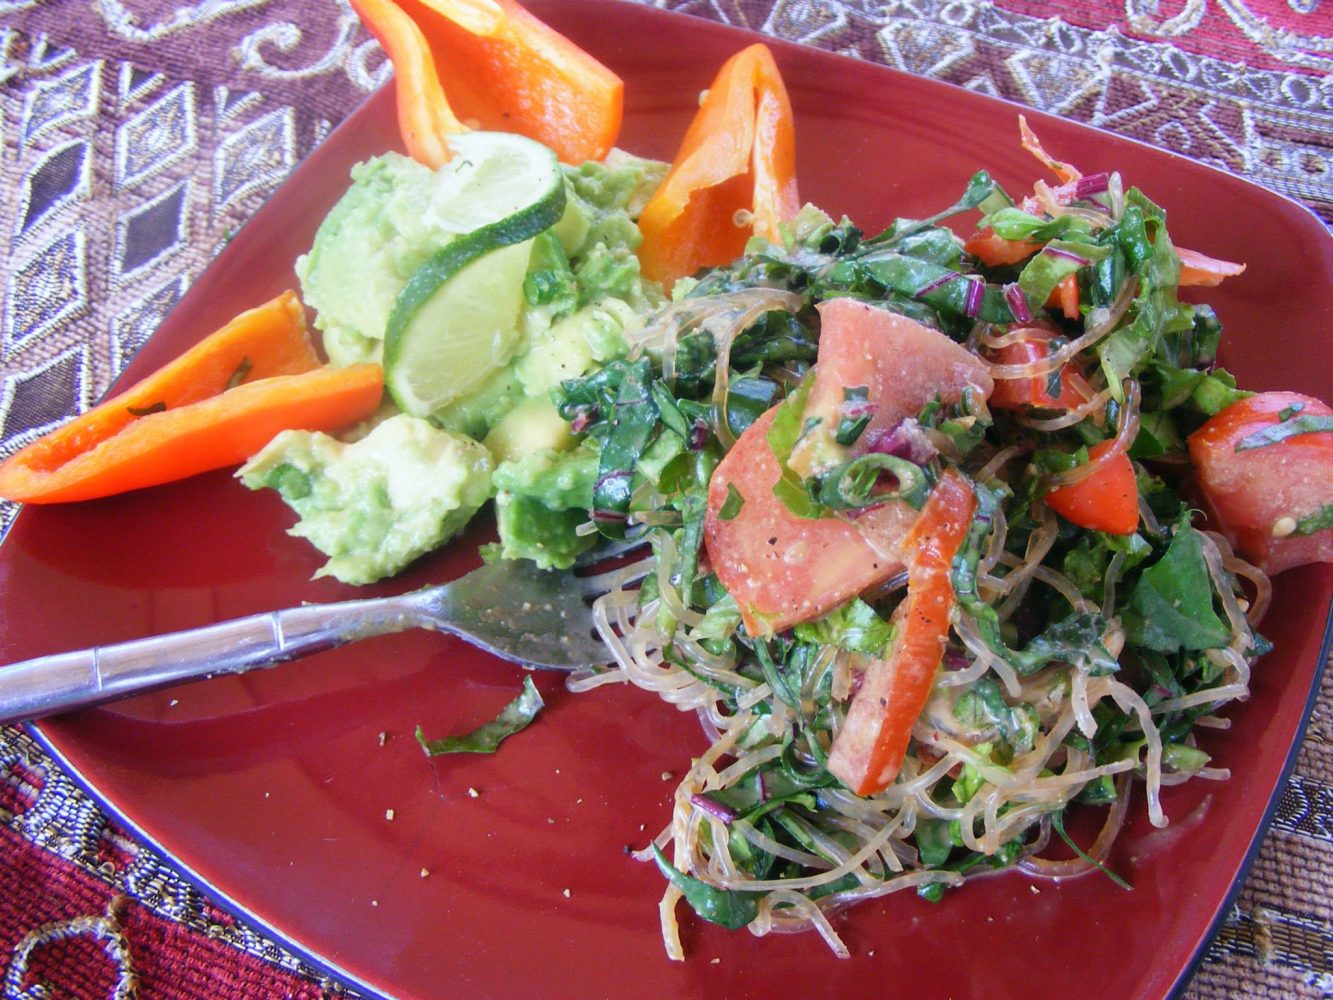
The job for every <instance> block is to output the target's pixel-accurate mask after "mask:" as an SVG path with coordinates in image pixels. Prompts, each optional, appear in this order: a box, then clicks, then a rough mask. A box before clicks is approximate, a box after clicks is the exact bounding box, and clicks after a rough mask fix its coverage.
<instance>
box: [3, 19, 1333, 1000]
mask: <svg viewBox="0 0 1333 1000" xmlns="http://www.w3.org/2000/svg"><path fill="white" fill-rule="evenodd" d="M527 6H529V7H530V8H532V9H533V10H535V11H538V12H540V11H541V10H543V9H552V8H557V7H564V6H583V7H587V8H602V9H605V10H613V9H617V8H619V9H623V10H626V11H633V12H634V13H635V15H637V16H642V17H644V18H645V19H662V20H681V19H693V20H695V21H698V22H700V23H703V24H707V25H708V26H709V28H710V30H716V31H718V32H721V33H727V34H731V35H733V36H734V37H736V38H737V39H750V40H753V41H762V42H764V43H765V44H767V45H770V46H772V47H774V48H775V49H778V50H786V51H788V52H796V51H800V52H807V53H818V54H820V55H821V56H823V57H832V58H833V59H836V60H849V61H850V62H853V63H861V64H863V65H865V66H868V67H873V68H874V69H875V71H877V72H887V73H889V74H892V75H895V76H898V77H901V78H904V79H910V80H913V81H916V82H918V83H919V84H924V85H927V86H929V87H931V88H946V89H947V90H949V91H952V92H955V93H957V94H959V95H968V98H967V99H968V100H975V99H978V98H984V99H985V101H986V102H987V103H989V104H996V103H998V104H999V105H1000V106H1003V107H1007V108H1009V109H1011V111H1012V112H1013V113H1014V114H1019V113H1022V114H1027V115H1030V116H1032V117H1033V118H1034V119H1045V120H1049V121H1056V122H1061V123H1064V124H1066V125H1072V126H1076V127H1077V128H1079V129H1081V130H1091V131H1093V132H1095V133H1098V134H1099V135H1101V136H1103V137H1105V138H1106V139H1107V140H1110V141H1113V142H1115V143H1116V144H1120V145H1124V144H1128V145H1131V146H1133V147H1136V148H1138V149H1140V150H1143V151H1147V152H1149V153H1151V154H1153V155H1155V156H1160V157H1165V158H1167V159H1169V160H1172V161H1176V162H1178V163H1179V164H1181V165H1182V166H1183V167H1184V168H1186V169H1188V170H1190V171H1192V172H1195V173H1197V172H1199V171H1203V172H1204V173H1205V174H1211V175H1214V176H1217V177H1220V178H1225V179H1226V181H1227V182H1228V183H1230V184H1239V185H1241V186H1243V187H1245V188H1247V189H1249V190H1251V191H1253V192H1254V193H1255V194H1256V195H1257V196H1259V197H1263V198H1275V199H1277V200H1278V201H1279V202H1281V203H1283V204H1284V205H1285V206H1286V207H1287V208H1288V209H1290V208H1295V209H1298V210H1299V212H1300V213H1301V214H1302V215H1304V216H1308V219H1306V220H1304V221H1306V222H1307V223H1313V224H1314V226H1315V227H1316V228H1317V229H1318V230H1319V231H1320V232H1322V233H1323V235H1324V236H1325V238H1326V239H1325V240H1324V241H1323V244H1322V246H1323V250H1322V253H1321V256H1322V257H1323V258H1324V259H1325V261H1328V262H1333V228H1331V227H1330V225H1329V224H1328V223H1325V222H1324V220H1323V219H1322V218H1320V217H1319V216H1318V214H1317V213H1316V212H1315V211H1314V210H1313V209H1312V208H1311V207H1310V206H1308V205H1306V204H1304V203H1303V202H1300V201H1297V200H1296V199H1295V198H1293V197H1291V196H1288V195H1286V194H1283V193H1282V192H1279V191H1276V190H1274V189H1272V188H1269V187H1267V186H1265V185H1263V184H1260V183H1259V182H1257V181H1255V180H1253V179H1251V178H1248V177H1245V176H1242V175H1240V174H1236V173H1233V172H1231V171H1230V170H1227V169H1225V168H1223V167H1221V166H1218V165H1216V164H1213V163H1207V162H1203V161H1200V160H1195V159H1192V158H1190V157H1188V156H1185V155H1183V154H1181V153H1178V152H1176V151H1174V150H1170V149H1166V148H1163V147H1159V146H1154V145H1152V144H1150V143H1148V142H1145V141H1143V140H1140V139H1137V138H1134V137H1131V136H1123V135H1119V134H1117V133H1115V132H1112V131H1110V130H1108V129H1104V128H1101V127H1099V126H1096V125H1091V124H1088V123H1085V122H1081V121H1077V120H1075V119H1072V118H1066V117H1064V116H1061V115H1058V114H1056V113H1054V112H1050V111H1043V110H1040V109H1037V108H1033V107H1030V106H1027V105H1024V104H1021V103H1019V102H1018V101H1015V100H1013V99H1010V98H1006V97H1000V96H995V95H990V94H979V93H976V92H974V91H971V90H969V89H968V88H966V87H962V86H960V85H958V84H954V83H951V82H949V81H944V80H938V79H934V78H931V77H927V76H922V75H918V74H914V73H910V72H907V71H905V70H902V69H899V68H897V67H894V66H889V65H885V64H883V63H876V62H873V61H870V60H865V59H860V58H856V57H854V56H849V55H846V54H844V53H840V52H834V51H831V50H828V49H822V48H819V47H818V46H813V45H804V44H801V43H799V42H796V41H791V40H787V39H782V38H776V37H773V36H770V35H766V34H764V33H762V32H759V31H755V30H752V29H747V28H742V27H738V26H735V25H731V24H723V23H720V22H715V21H711V20H709V19H706V18H701V17H698V16H697V15H691V14H689V13H687V12H682V11H674V10H665V9H661V8H656V7H650V6H644V5H640V4H637V3H627V2H624V0H573V3H572V4H571V2H570V0H533V2H531V3H529V4H527ZM393 86H394V81H393V79H392V78H390V79H389V80H388V81H387V82H386V83H384V84H383V85H381V86H380V87H378V88H377V89H376V90H375V91H373V92H372V93H370V94H368V95H367V96H366V97H365V98H364V99H362V100H361V101H359V102H358V103H357V104H356V105H355V106H354V107H353V108H351V109H350V110H349V111H348V112H347V113H346V116H345V117H344V119H343V120H342V121H340V122H339V124H338V125H337V126H335V128H334V129H333V130H331V131H330V133H329V134H328V135H327V136H325V138H324V139H323V140H322V141H321V142H320V143H319V145H318V146H316V147H314V148H313V149H312V150H311V151H310V153H308V154H307V156H306V157H305V159H303V160H302V161H301V162H300V163H298V164H297V165H296V166H295V167H294V168H293V171H292V174H290V175H289V176H288V177H287V178H286V179H285V180H284V181H283V182H282V183H281V184H280V185H279V186H278V187H277V188H276V189H275V190H274V191H273V192H272V193H271V194H270V195H269V196H268V197H266V198H265V199H264V200H263V202H262V203H261V204H260V205H259V206H258V207H257V208H256V209H255V211H254V213H253V215H251V216H250V217H249V218H247V219H246V221H245V223H244V224H243V226H242V229H243V228H244V226H248V225H250V223H251V222H252V220H253V219H254V218H255V217H256V216H258V215H259V214H260V213H261V212H263V211H264V210H265V209H266V208H267V207H268V205H269V204H270V203H271V202H272V201H273V200H274V199H277V198H280V197H281V196H283V195H284V193H285V192H286V191H287V190H288V188H289V186H291V185H292V184H293V181H294V178H295V174H296V173H297V172H298V171H299V169H300V168H301V166H303V165H304V164H306V163H308V162H309V161H310V159H311V158H313V157H317V156H318V155H319V154H320V153H321V151H323V150H324V148H325V147H326V146H329V145H330V141H331V140H333V139H334V138H335V137H336V136H337V135H338V134H339V133H340V132H342V131H343V130H345V129H350V128H351V127H352V125H354V119H355V118H356V117H357V116H358V114H359V113H361V112H362V111H363V109H364V108H365V107H366V106H368V105H370V104H372V103H374V102H377V101H382V102H383V101H391V100H392V95H391V94H386V92H388V91H391V90H392V88H393ZM238 232H239V230H238ZM218 263H219V262H218V259H217V258H214V259H213V260H211V261H209V263H208V265H207V266H206V267H205V268H204V269H203V270H202V271H201V272H200V273H199V274H198V275H196V277H195V279H194V280H193V281H192V282H191V284H190V286H189V287H188V288H187V289H186V291H185V293H184V294H183V295H182V297H181V298H180V300H179V301H178V302H177V303H176V304H175V306H173V307H172V310H171V312H172V313H176V312H189V311H190V309H192V308H193V307H194V304H195V300H196V299H197V298H199V297H200V296H201V295H202V292H201V291H200V286H201V284H202V279H203V278H204V276H205V275H206V274H207V273H208V271H209V270H212V269H213V268H215V267H217V266H218ZM164 322H165V318H164ZM155 336H156V331H155V332H154V334H153V335H152V336H150V337H148V338H147V339H146V340H145V341H144V343H143V344H142V345H140V347H139V348H137V349H136V351H135V352H134V354H133V355H131V356H130V357H129V358H128V359H126V362H125V365H124V367H122V369H121V374H120V375H118V376H117V378H116V379H115V380H113V381H112V382H111V384H110V386H109V387H108V389H107V392H106V394H105V395H104V396H103V397H102V398H106V396H108V395H110V394H112V393H113V392H115V391H116V390H117V388H118V387H119V386H121V385H122V383H124V381H125V380H126V374H125V373H126V372H127V371H128V370H130V369H131V368H132V366H133V364H134V362H135V360H136V359H137V358H138V357H139V355H140V353H141V352H142V351H143V350H144V349H145V348H146V347H148V345H149V344H151V343H152V341H153V339H154V337H155ZM25 509H26V505H25V506H21V507H20V508H19V510H18V511H17V513H16V514H15V516H14V517H13V518H12V519H11V522H10V525H9V527H10V528H11V529H12V528H13V526H14V525H15V524H17V523H18V520H19V519H20V518H21V517H22V516H23V514H24V510H25ZM6 534H8V532H6ZM2 544H3V538H0V545H2ZM1330 652H1333V598H1331V599H1330V606H1329V610H1328V612H1327V614H1326V616H1325V625H1324V631H1323V635H1322V639H1321V641H1320V645H1319V651H1318V659H1317V662H1316V663H1315V665H1314V670H1313V673H1312V676H1311V680H1310V685H1309V689H1308V691H1307V692H1306V696H1305V699H1304V706H1303V708H1302V712H1301V717H1300V721H1299V723H1298V725H1297V728H1296V731H1295V733H1294V736H1293V739H1292V741H1291V743H1290V744H1289V746H1288V748H1287V752H1286V756H1285V759H1284V761H1283V764H1282V766H1281V768H1280V769H1279V771H1278V772H1277V773H1276V775H1275V780H1274V783H1273V786H1272V788H1271V789H1270V790H1269V793H1268V798H1267V802H1266V804H1265V806H1264V808H1263V811H1262V815H1261V818H1260V821H1259V823H1258V824H1256V826H1255V828H1254V830H1253V832H1252V834H1251V838H1250V841H1249V844H1248V847H1247V849H1246V851H1245V853H1244V855H1243V856H1242V858H1241V860H1240V864H1239V866H1238V868H1237V872H1236V876H1235V878H1234V879H1233V880H1232V882H1231V885H1230V887H1229V889H1228V890H1227V892H1226V893H1225V895H1224V896H1223V897H1222V898H1221V899H1220V900H1219V901H1218V906H1217V909H1216V912H1215V913H1214V915H1213V918H1212V920H1211V922H1210V923H1209V925H1208V926H1207V928H1206V930H1205V933H1204V934H1203V935H1202V936H1201V937H1200V938H1199V940H1198V941H1197V942H1196V944H1195V946H1194V948H1193V951H1192V955H1191V956H1190V959H1189V960H1188V961H1187V962H1186V963H1185V964H1183V965H1182V966H1181V967H1180V969H1179V971H1178V973H1177V976H1176V978H1175V980H1174V982H1173V983H1172V985H1171V986H1170V988H1169V989H1168V991H1167V994H1166V995H1168V996H1171V997H1178V996H1180V995H1182V994H1183V992H1184V990H1185V989H1186V988H1187V987H1188V985H1189V983H1190V982H1191V980H1192V979H1193V978H1194V976H1195V974H1196V973H1197V971H1198V969H1199V967H1200V965H1201V964H1202V962H1203V960H1204V958H1205V956H1206V953H1207V950H1208V947H1209V945H1210V944H1211V942H1212V941H1213V940H1214V938H1215V937H1216V935H1217V933H1218V931H1219V929H1220V927H1221V925H1222V924H1223V922H1224V921H1225V920H1226V918H1227V916H1228V914H1229V912H1230V910H1231V908H1232V906H1233V905H1234V902H1235V899H1236V897H1237V895H1238V894H1239V892H1240V889H1241V888H1242V886H1243V884H1244V882H1245V881H1246V879H1247V878H1248V876H1249V874H1250V871H1251V869H1252V867H1253V864H1254V862H1255V860H1256V859H1257V856H1258V852H1259V850H1260V848H1261V846H1262V844H1263V842H1264V840H1265V838H1266V836H1267V834H1268V832H1269V830H1270V828H1271V825H1272V822H1273V819H1274V818H1275V815H1276V811H1277V807H1278V805H1279V803H1280V801H1281V794H1282V791H1283V790H1284V789H1285V787H1286V786H1287V784H1288V783H1289V780H1290V777H1291V774H1292V773H1293V771H1294V769H1295V764H1296V760H1297V756H1298V754H1299V750H1300V747H1301V745H1302V743H1303V742H1304V739H1305V736H1306V734H1307V732H1308V727H1309V724H1310V721H1311V715H1312V710H1313V708H1314V706H1315V704H1316V703H1317V701H1318V698H1319V695H1320V688H1321V682H1322V679H1323V676H1324V673H1325V670H1326V667H1327V663H1328V659H1329V655H1330ZM22 728H23V730H24V731H26V732H27V734H28V735H29V736H30V738H32V739H33V740H34V741H35V742H36V743H37V744H38V745H39V746H41V747H42V749H43V751H44V752H46V753H47V754H48V755H49V756H50V757H51V758H52V759H53V760H55V761H56V762H57V763H59V765H60V766H61V767H62V769H63V771H64V773H65V774H66V775H68V776H69V777H70V778H71V779H72V780H73V781H74V782H75V784H76V785H77V786H78V787H80V788H81V789H82V790H83V791H84V792H85V793H86V794H88V795H89V797H90V798H91V799H92V800H93V801H94V802H96V803H97V804H98V806H99V807H100V808H101V809H102V810H103V811H104V812H106V813H107V814H108V815H110V816H112V817H113V818H115V819H116V820H117V822H119V823H121V824H122V825H123V826H124V827H126V828H127V829H129V830H131V831H132V832H133V833H134V835H135V837H136V838H137V839H138V840H139V841H140V842H141V843H144V844H146V845H148V846H149V847H151V848H152V849H153V850H155V851H156V852H157V853H158V854H159V855H160V856H162V857H163V858H164V859H166V860H167V861H168V862H169V863H170V864H171V866H172V868H173V869H174V870H175V871H176V872H177V873H178V874H180V876H181V877H182V878H183V879H184V880H185V881H186V882H187V883H189V884H190V885H192V886H193V887H194V888H196V889H198V890H199V891H200V892H201V893H202V894H203V895H205V896H206V897H207V898H208V899H209V900H210V901H211V902H213V903H215V904H216V905H218V906H219V907H220V908H221V909H223V910H225V911H227V912H229V913H231V914H233V915H234V916H237V917H239V918H241V919H243V920H245V921H247V922H248V923H250V924H251V925H252V926H255V927H257V928H259V929H260V930H261V931H262V932H263V933H264V934H266V935H267V936H268V937H270V938H271V939H272V940H274V941H275V942H277V943H278V944H280V945H281V946H282V947H284V948H285V949H286V950H288V951H289V952H291V953H292V954H294V955H296V956H297V957H298V958H300V959H301V960H302V961H304V962H305V963H306V964H307V965H309V966H310V967H312V968H314V969H316V970H318V971H321V972H324V973H326V974H328V975H329V977H330V978H331V979H333V980H335V981H338V982H341V983H343V984H345V985H346V986H348V987H350V988H352V989H355V990H357V991H360V992H362V993H364V994H366V995H368V996H372V997H385V998H391V997H392V996H393V994H390V993H386V992H385V991H384V989H383V987H379V986H375V985H373V984H371V983H369V982H366V981H365V980H363V979H361V978H360V977H359V976H356V975H355V974H353V973H350V972H348V971H347V970H345V969H342V968H341V967H339V966H338V965H336V964H335V963H333V962H332V961H331V960H329V959H326V958H324V957H323V956H321V955H319V954H318V953H317V952H316V951H315V950H314V949H313V948H311V947H309V946H306V945H304V944H302V943H301V942H300V941H298V940H297V939H296V938H295V937H294V936H292V934H290V933H289V932H287V931H285V930H283V929H282V928H280V927H278V926H276V925H275V924H273V923H271V922H270V921H268V920H266V919H264V918H262V917H260V916H259V915H258V914H256V913H254V912H252V911H251V910H250V909H249V908H248V907H247V906H246V905H245V904H243V903H241V902H239V901H238V900H236V899H233V898H232V897H231V896H229V895H228V894H226V893H225V892H223V891H222V890H221V889H219V888H217V887H216V886H215V885H213V884H212V883H211V882H210V881H209V880H208V879H207V878H205V877H204V876H202V875H201V874H200V873H198V872H196V871H195V870H193V869H192V868H190V867H189V866H187V865H185V864H184V863H183V862H181V861H180V860H179V859H178V858H177V857H176V856H175V855H174V854H173V853H172V852H171V851H169V850H168V849H166V848H165V847H164V846H163V845H162V844H161V843H160V842H159V841H158V840H157V839H156V838H154V837H153V836H151V835H149V834H148V833H147V832H146V831H145V830H144V829H143V828H142V827H141V826H140V825H139V824H138V823H136V822H135V821H133V820H132V819H131V818H130V817H129V815H128V814H127V813H126V812H125V811H124V810H123V809H122V808H121V807H120V806H119V805H117V804H116V803H115V802H114V801H113V800H112V799H111V798H110V797H108V796H107V795H106V794H105V793H103V792H102V791H101V790H100V789H99V788H98V787H97V786H96V784H95V783H93V782H92V781H91V780H90V779H89V778H88V776H87V775H85V774H84V773H83V772H81V771H80V770H79V769H78V768H77V767H75V766H74V765H73V764H72V763H71V761H70V760H69V759H68V758H67V757H66V755H65V754H64V753H63V752H62V751H61V749H60V748H59V747H58V746H57V745H56V744H55V743H53V742H52V741H51V739H50V738H49V737H48V736H47V734H46V733H45V732H44V731H43V729H42V727H41V722H40V721H37V722H29V723H24V724H23V726H22ZM279 968H280V967H279Z"/></svg>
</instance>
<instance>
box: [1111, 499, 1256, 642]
mask: <svg viewBox="0 0 1333 1000" xmlns="http://www.w3.org/2000/svg"><path fill="white" fill-rule="evenodd" d="M1123 621H1124V625H1125V632H1126V634H1127V635H1128V637H1129V639H1130V641H1131V642H1134V643H1137V644H1138V645H1140V646H1146V647H1148V648H1149V649H1155V650H1157V651H1159V652H1162V653H1175V652H1179V651H1180V650H1182V649H1214V648H1218V647H1221V646H1225V645H1226V644H1227V643H1228V642H1229V641H1230V640H1231V630H1230V629H1229V628H1227V626H1226V625H1225V624H1224V623H1223V622H1222V620H1221V619H1220V618H1219V617H1218V616H1217V612H1216V611H1214V610H1213V585H1212V581H1211V579H1210V578H1209V575H1208V565H1207V563H1206V562H1205V561H1204V558H1203V544H1202V542H1201V541H1200V535H1199V532H1198V531H1197V530H1195V529H1194V528H1192V527H1191V526H1190V524H1189V522H1188V520H1187V519H1182V520H1181V521H1180V523H1178V524H1177V526H1176V530H1175V535H1174V537H1173V538H1172V539H1171V544H1170V546H1168V548H1167V550H1166V553H1165V554H1164V555H1163V556H1162V557H1161V558H1160V559H1158V560H1157V561H1156V562H1155V563H1153V565H1151V566H1149V567H1148V568H1147V569H1145V570H1144V571H1143V573H1142V574H1141V575H1140V576H1139V581H1138V583H1137V584H1136V585H1135V587H1134V590H1133V592H1132V593H1131V594H1130V596H1129V602H1128V606H1127V607H1126V608H1125V612H1124V615H1123Z"/></svg>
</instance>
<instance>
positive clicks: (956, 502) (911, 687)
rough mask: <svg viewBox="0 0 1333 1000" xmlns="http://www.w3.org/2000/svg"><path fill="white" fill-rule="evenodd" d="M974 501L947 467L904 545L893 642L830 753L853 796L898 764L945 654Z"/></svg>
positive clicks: (867, 791)
mask: <svg viewBox="0 0 1333 1000" xmlns="http://www.w3.org/2000/svg"><path fill="white" fill-rule="evenodd" d="M976 505H977V504H976V494H975V493H974V492H973V490H972V487H971V485H970V484H969V483H968V482H967V480H966V479H964V478H963V476H962V475H961V474H960V473H958V472H956V471H955V470H953V469H948V470H946V471H945V473H944V474H943V475H942V476H941V477H940V480H939V482H938V483H937V484H936V486H935V488H934V490H932V491H931V494H930V497H929V499H927V500H926V505H925V507H924V508H923V509H922V511H921V516H920V517H919V518H918V519H917V521H916V523H915V525H913V527H912V529H911V531H910V532H909V533H908V536H907V538H906V540H905V541H904V543H903V551H904V552H908V553H911V555H910V557H909V562H908V566H907V596H906V598H904V600H903V602H902V604H900V605H899V607H898V611H897V612H895V615H894V619H895V621H896V623H897V626H898V632H897V636H896V637H895V639H894V643H893V648H892V650H891V651H890V653H889V655H888V657H887V658H876V659H873V660H871V661H870V664H869V666H868V667H867V668H866V672H865V675H864V677H863V679H862V681H861V687H860V689H859V690H858V691H857V692H856V695H855V696H854V698H853V700H852V705H851V708H849V709H848V711H847V718H846V720H845V721H844V723H843V726H842V729H841V730H840V731H839V732H838V735H837V738H836V739H834V741H833V747H832V749H831V750H830V752H829V759H828V770H829V772H830V773H831V774H833V775H834V776H835V777H837V778H838V779H839V780H840V781H842V782H843V784H845V785H846V786H847V787H848V788H850V789H851V790H852V791H853V792H855V793H856V794H857V795H873V794H874V793H876V792H880V791H883V790H884V789H885V788H887V787H888V786H889V785H890V784H892V783H893V780H894V779H895V778H896V777H897V776H898V771H899V770H900V769H901V768H902V763H903V758H904V757H905V756H906V755H907V747H908V744H909V742H910V740H911V736H912V725H913V724H914V723H915V722H916V720H917V717H918V716H919V715H920V714H921V710H922V709H923V708H924V707H925V704H926V700H927V699H928V698H929V697H930V690H931V687H932V686H933V684H934V682H935V673H936V671H937V670H938V669H939V666H940V661H941V660H942V659H943V657H944V644H945V640H946V638H947V636H948V633H949V614H950V612H951V610H952V608H953V605H954V600H955V598H954V592H953V584H952V582H951V581H950V577H949V573H950V568H951V566H952V564H953V558H954V555H955V554H956V553H957V552H958V549H959V548H960V547H961V546H962V543H963V540H964V538H965V537H966V535H967V530H968V525H969V524H970V523H971V521H972V515H973V513H974V512H975V510H976Z"/></svg>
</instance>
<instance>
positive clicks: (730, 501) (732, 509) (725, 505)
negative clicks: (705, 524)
mask: <svg viewBox="0 0 1333 1000" xmlns="http://www.w3.org/2000/svg"><path fill="white" fill-rule="evenodd" d="M744 504H745V497H743V496H741V491H740V490H738V489H736V484H735V483H727V498H726V499H725V500H723V501H722V506H721V507H719V508H718V511H717V518H718V520H719V521H730V520H732V519H733V518H734V517H735V516H736V515H737V514H739V513H740V512H741V507H742V506H744Z"/></svg>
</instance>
